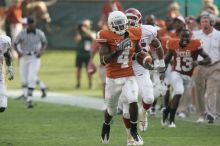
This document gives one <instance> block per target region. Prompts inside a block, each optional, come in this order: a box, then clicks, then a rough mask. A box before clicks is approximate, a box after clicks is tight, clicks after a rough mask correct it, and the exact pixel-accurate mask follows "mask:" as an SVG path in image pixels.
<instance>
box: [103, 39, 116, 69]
mask: <svg viewBox="0 0 220 146" xmlns="http://www.w3.org/2000/svg"><path fill="white" fill-rule="evenodd" d="M99 55H100V62H101V64H102V65H106V64H108V63H110V61H111V60H112V58H114V57H116V56H117V51H113V52H110V48H109V46H108V45H107V44H106V43H102V44H101V48H100V49H99Z"/></svg>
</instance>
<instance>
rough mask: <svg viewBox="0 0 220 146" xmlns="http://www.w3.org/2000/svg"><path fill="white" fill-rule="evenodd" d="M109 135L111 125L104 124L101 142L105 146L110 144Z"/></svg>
mask: <svg viewBox="0 0 220 146" xmlns="http://www.w3.org/2000/svg"><path fill="white" fill-rule="evenodd" d="M109 134H110V125H107V124H105V123H103V126H102V133H101V140H102V143H103V144H108V143H109Z"/></svg>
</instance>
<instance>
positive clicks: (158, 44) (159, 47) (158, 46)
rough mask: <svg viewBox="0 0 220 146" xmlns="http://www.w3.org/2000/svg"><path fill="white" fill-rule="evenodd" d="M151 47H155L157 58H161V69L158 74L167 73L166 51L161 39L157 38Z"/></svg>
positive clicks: (159, 68)
mask: <svg viewBox="0 0 220 146" xmlns="http://www.w3.org/2000/svg"><path fill="white" fill-rule="evenodd" d="M151 46H153V47H154V48H156V53H157V56H158V58H159V67H158V69H157V70H158V72H160V73H163V72H165V70H166V69H165V67H166V65H165V62H164V51H163V48H162V45H161V42H160V41H159V39H158V38H157V37H155V38H154V39H153V40H152V41H151Z"/></svg>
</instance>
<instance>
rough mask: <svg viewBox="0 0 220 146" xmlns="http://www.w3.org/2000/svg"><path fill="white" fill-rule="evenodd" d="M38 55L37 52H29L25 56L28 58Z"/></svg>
mask: <svg viewBox="0 0 220 146" xmlns="http://www.w3.org/2000/svg"><path fill="white" fill-rule="evenodd" d="M36 54H37V52H27V53H25V55H27V56H31V55H36Z"/></svg>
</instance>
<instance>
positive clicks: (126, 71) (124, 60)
mask: <svg viewBox="0 0 220 146" xmlns="http://www.w3.org/2000/svg"><path fill="white" fill-rule="evenodd" d="M128 33H129V35H128V37H129V38H130V39H131V41H132V43H131V46H129V47H126V48H125V50H124V51H123V52H121V53H120V54H119V55H118V56H117V57H116V58H113V59H112V60H111V62H110V63H109V64H107V65H105V67H106V75H107V77H109V78H121V77H128V76H134V72H133V68H132V56H133V53H134V51H135V45H136V44H137V43H139V41H140V38H141V29H140V28H129V29H128ZM123 40H124V38H123V37H121V36H120V35H117V34H115V33H113V32H111V31H109V30H101V31H100V32H99V33H98V34H97V39H96V42H98V43H105V44H107V45H108V46H109V48H110V52H113V51H114V50H115V49H116V47H117V46H118V45H119V44H120V42H121V41H123ZM101 49H102V48H101Z"/></svg>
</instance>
